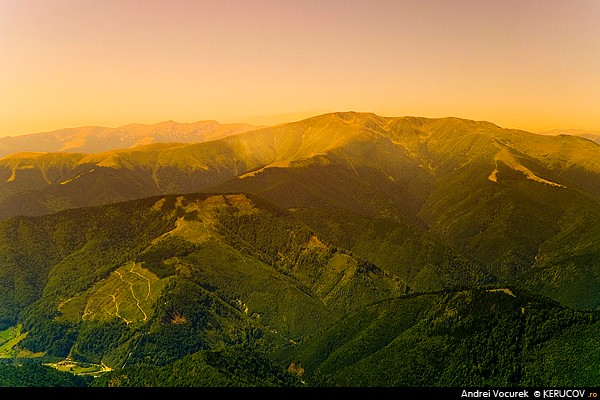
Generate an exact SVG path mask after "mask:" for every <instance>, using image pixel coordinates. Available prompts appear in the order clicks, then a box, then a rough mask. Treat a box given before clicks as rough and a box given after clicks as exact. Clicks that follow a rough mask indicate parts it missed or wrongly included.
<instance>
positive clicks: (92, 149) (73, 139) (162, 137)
mask: <svg viewBox="0 0 600 400" xmlns="http://www.w3.org/2000/svg"><path fill="white" fill-rule="evenodd" d="M256 128H258V127H255V126H252V125H249V124H241V123H238V124H220V123H218V122H217V121H198V122H193V123H177V122H175V121H164V122H160V123H157V124H150V125H144V124H130V125H125V126H121V127H118V128H106V127H100V126H86V127H79V128H68V129H60V130H56V131H52V132H41V133H32V134H28V135H21V136H14V137H13V136H8V137H2V138H0V158H1V157H4V156H6V155H9V154H12V153H17V152H32V151H33V152H64V151H68V152H79V153H99V152H105V151H109V150H115V149H122V148H131V147H137V146H143V145H147V144H151V143H171V142H176V143H197V142H205V141H209V140H216V139H220V138H223V137H226V136H229V135H234V134H237V133H241V132H245V131H249V130H252V129H256Z"/></svg>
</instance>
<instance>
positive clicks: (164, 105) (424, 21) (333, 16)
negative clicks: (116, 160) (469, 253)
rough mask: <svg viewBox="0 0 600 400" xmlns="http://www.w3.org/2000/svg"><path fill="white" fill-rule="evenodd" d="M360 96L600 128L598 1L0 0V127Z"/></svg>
mask: <svg viewBox="0 0 600 400" xmlns="http://www.w3.org/2000/svg"><path fill="white" fill-rule="evenodd" d="M350 110H353V111H368V112H374V113H376V114H379V115H383V116H405V115H414V116H423V117H431V118H437V117H445V116H456V117H462V118H468V119H475V120H487V121H491V122H494V123H496V124H498V125H500V126H503V127H507V128H520V129H525V130H532V131H537V130H547V129H548V130H549V129H553V128H573V129H587V130H595V131H600V0H579V1H578V0H568V1H567V0H564V1H557V0H539V1H538V0H497V1H496V0H490V1H487V0H429V1H428V0H414V1H413V0H390V1H387V0H360V1H358V0H236V1H230V0H214V1H213V0H210V1H209V0H189V1H186V0H168V1H167V0H164V1H162V0H161V1H158V0H154V1H153V0H141V1H137V0H112V1H111V0H0V136H5V135H16V134H23V133H33V132H41V131H49V130H54V129H59V128H66V127H76V126H84V125H101V126H111V127H116V126H121V125H124V124H128V123H134V122H137V123H156V122H160V121H165V120H175V121H178V122H194V121H199V120H205V119H215V120H217V121H219V122H222V123H228V122H250V123H254V124H275V123H280V122H284V121H294V120H299V119H302V118H305V117H309V116H313V115H317V114H322V113H326V112H333V111H350Z"/></svg>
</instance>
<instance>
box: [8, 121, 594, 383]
mask: <svg viewBox="0 0 600 400" xmlns="http://www.w3.org/2000/svg"><path fill="white" fill-rule="evenodd" d="M128 130H129V131H128ZM126 131H127V132H137V133H135V134H134V133H127V134H125V132H126ZM64 132H69V133H64ZM83 132H87V133H86V134H84V133H83ZM102 132H104V133H102ZM140 132H143V133H140ZM173 132H179V134H176V135H172V133H173ZM182 132H183V133H182ZM37 135H40V136H37V137H39V138H42V137H47V138H48V141H47V142H45V141H44V140H40V143H50V142H52V143H53V144H52V145H50V144H47V145H48V146H49V147H48V148H46V150H43V149H42V147H40V148H38V149H37V150H28V151H26V152H22V151H19V150H18V148H17V147H10V146H12V144H11V145H10V146H8V145H6V146H5V147H4V149H7V150H5V151H7V152H10V154H7V155H6V156H4V158H2V159H0V219H1V221H0V237H1V238H2V240H1V241H0V268H1V269H0V293H3V299H4V300H3V302H2V304H1V305H0V338H2V337H3V336H2V333H4V337H6V339H5V340H0V356H1V355H2V354H3V353H2V347H5V348H6V350H5V352H6V354H7V356H6V357H5V359H7V360H11V361H13V362H14V360H20V361H19V362H22V363H24V364H26V365H28V366H31V368H36V367H34V364H35V365H37V364H36V363H40V362H42V361H43V362H44V363H54V365H55V366H56V365H57V364H56V363H57V362H58V361H59V360H65V359H68V360H75V361H77V362H80V363H89V364H90V365H92V364H93V365H102V366H104V367H106V371H110V372H106V371H105V372H104V373H102V374H101V376H99V377H97V378H94V379H91V380H90V379H88V378H84V377H81V376H79V375H78V377H79V378H81V379H82V381H80V382H79V383H78V384H81V385H95V386H107V385H108V386H147V385H150V386H181V385H185V382H187V383H188V385H192V386H196V385H197V386H215V385H216V386H219V385H242V386H252V385H258V386H263V385H275V386H288V385H291V386H306V385H309V386H310V385H312V386H355V385H356V386H478V385H492V386H529V385H538V386H543V385H546V386H549V385H557V386H565V385H593V384H598V383H600V377H599V376H598V375H597V374H596V373H595V372H594V371H591V370H589V368H588V367H587V366H589V365H594V363H597V362H598V361H600V351H599V350H597V349H595V347H594V346H593V345H592V343H593V337H594V335H595V334H596V332H597V331H598V329H599V328H600V325H599V324H598V321H600V318H599V316H600V314H599V313H600V312H599V311H598V309H599V308H600V292H598V290H597V288H598V287H600V265H599V264H598V262H597V260H599V259H600V241H599V240H598V239H599V238H600V224H599V223H598V222H599V221H600V145H599V144H598V143H596V142H594V141H593V140H590V139H587V138H584V137H581V136H578V135H569V134H562V135H542V134H534V133H530V132H526V131H521V130H515V129H505V128H501V127H499V126H497V125H495V124H493V123H490V122H484V121H472V120H465V119H459V118H439V119H430V118H418V117H382V116H378V115H375V114H372V113H356V112H340V113H331V114H324V115H319V116H315V117H313V118H308V119H305V120H301V121H296V122H291V123H287V124H281V125H277V126H273V127H252V126H249V125H245V124H233V125H220V124H218V123H215V122H202V123H198V124H192V125H189V126H188V125H185V126H181V125H179V124H175V123H165V124H158V125H153V126H149V127H141V126H138V125H128V126H126V127H123V128H119V129H117V130H104V129H103V128H93V129H92V128H89V129H88V128H85V129H82V130H76V129H74V130H62V131H57V132H53V133H48V134H46V136H44V134H37ZM69 135H72V138H84V139H82V140H81V141H80V142H77V143H79V144H78V145H77V146H71V147H65V146H70V145H68V144H67V143H74V141H75V139H69V140H71V142H69V140H67V139H66V138H67V137H70V136H69ZM102 135H104V136H102ZM110 135H116V136H110ZM119 135H120V136H119ZM169 135H170V136H169ZM32 136H33V135H32ZM109 136H110V137H112V138H113V139H110V140H108V142H112V143H104V142H105V141H106V139H103V140H100V139H99V138H101V137H104V138H107V137H109ZM59 137H60V138H62V139H61V140H62V141H61V140H57V139H56V138H59ZM115 137H121V139H120V140H121V141H120V142H119V141H117V140H116V139H114V138H115ZM134 137H135V138H137V139H135V140H134V139H133V138H134ZM194 137H196V139H194ZM148 138H151V139H148ZM14 139H17V138H14ZM50 139H52V140H50ZM6 143H9V142H5V143H4V144H6ZM1 144H2V143H0V145H1ZM109 145H114V146H120V147H119V148H108V147H103V146H109ZM15 146H16V145H15ZM51 146H55V147H56V146H62V147H61V148H60V149H58V150H60V151H56V150H53V148H52V147H51ZM13 150H17V151H13ZM65 150H69V152H67V151H65ZM71 150H76V152H75V151H73V152H71ZM11 332H12V333H11ZM11 335H12V336H11ZM3 343H4V344H3ZM573 352H575V353H576V354H577V356H580V357H581V359H582V360H585V362H584V361H581V362H576V361H575V358H574V357H573ZM441 359H444V360H446V362H445V363H444V365H445V366H444V367H443V368H439V360H441ZM24 360H26V361H24ZM242 360H249V361H245V362H242ZM6 368H8V366H6ZM182 370H185V371H188V372H189V373H187V372H186V373H185V374H183V376H182V375H180V374H179V375H178V372H177V371H182ZM563 370H565V371H566V370H568V371H569V372H564V373H562V372H561V373H557V374H552V373H551V372H550V371H563ZM44 371H46V370H44ZM47 371H54V370H47ZM191 371H196V372H197V371H203V374H202V377H198V374H197V373H195V374H194V373H192V372H191ZM45 373H50V372H40V371H38V372H36V374H37V376H40V377H43V376H45V375H44V374H45ZM2 374H7V376H8V375H10V376H13V375H14V376H15V378H14V380H13V381H12V382H18V379H19V377H18V373H17V372H15V371H14V370H9V369H7V370H6V371H5V372H3V373H0V376H1V375H2ZM176 375H177V376H178V377H176ZM79 378H78V379H79ZM40 379H42V378H40ZM86 379H87V380H86ZM66 384H68V385H73V384H76V383H73V381H72V380H67V383H66Z"/></svg>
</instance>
